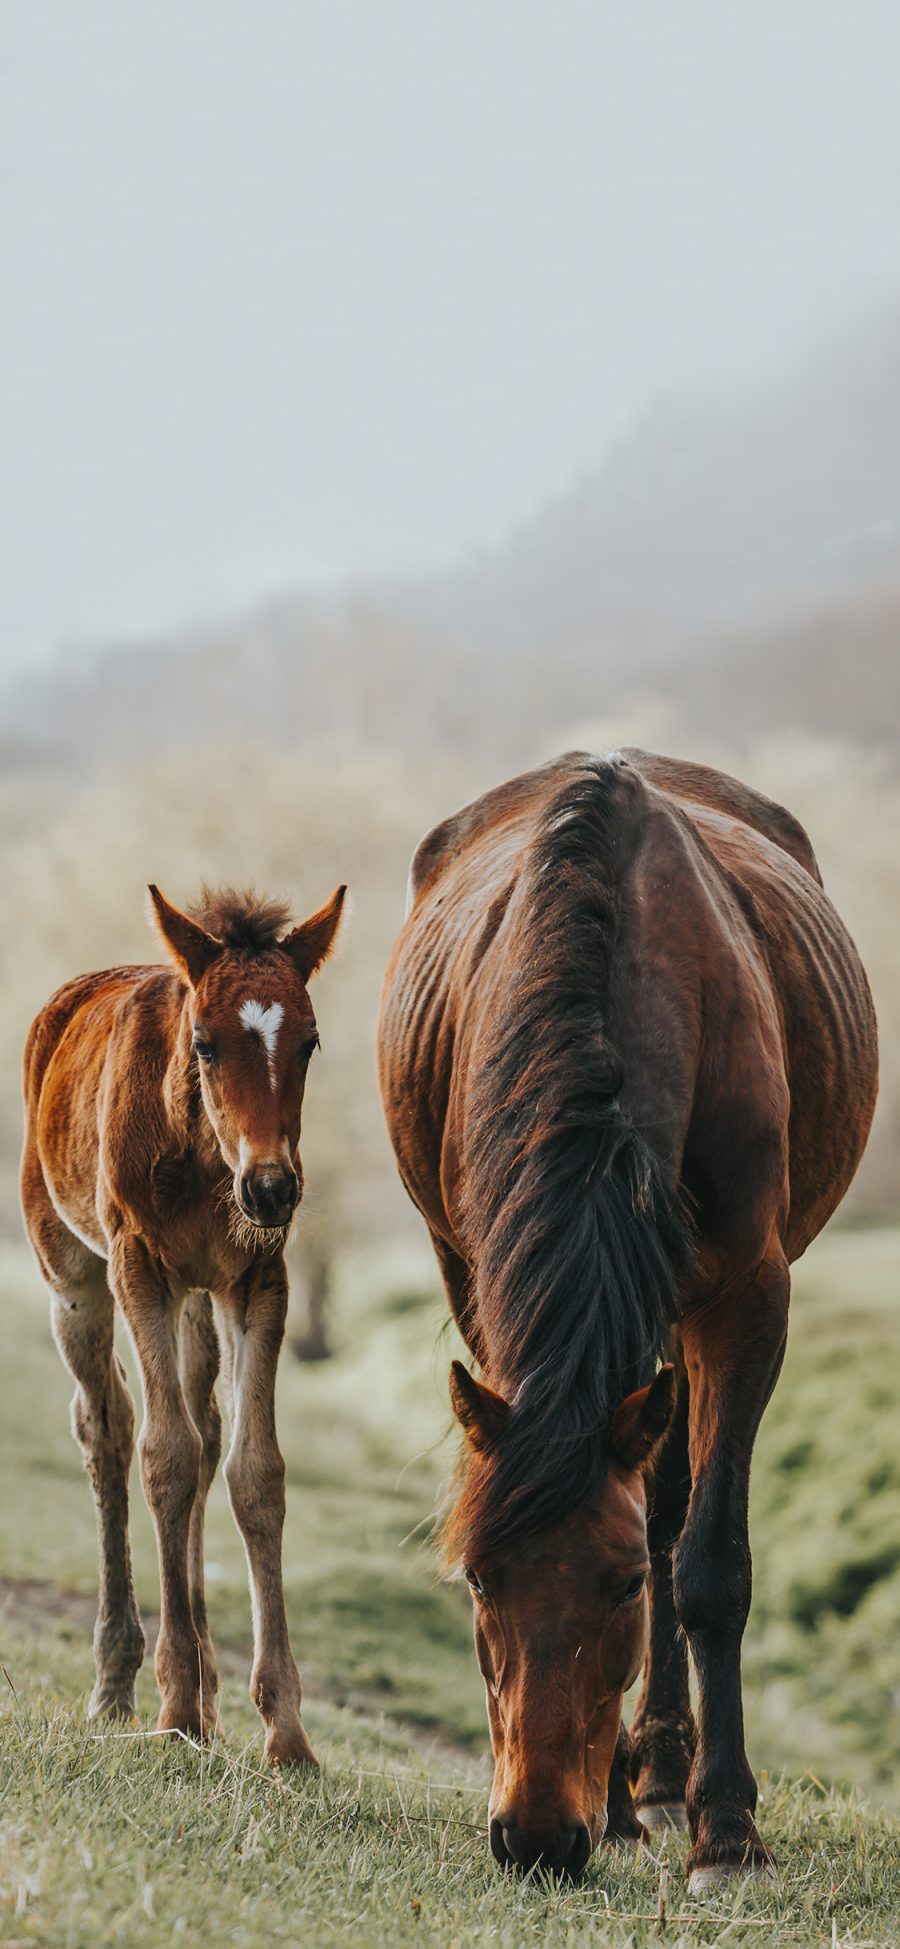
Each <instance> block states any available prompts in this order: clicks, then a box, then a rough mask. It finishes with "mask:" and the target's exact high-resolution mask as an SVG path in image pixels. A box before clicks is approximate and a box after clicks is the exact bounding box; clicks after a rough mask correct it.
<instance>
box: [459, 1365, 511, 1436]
mask: <svg viewBox="0 0 900 1949" xmlns="http://www.w3.org/2000/svg"><path fill="white" fill-rule="evenodd" d="M450 1399H451V1401H452V1403H453V1412H454V1414H455V1416H456V1419H457V1421H458V1422H459V1424H460V1427H461V1428H464V1429H465V1432H466V1434H467V1436H468V1438H469V1441H470V1442H471V1444H472V1447H473V1448H480V1449H485V1448H491V1447H492V1446H493V1444H494V1442H495V1441H496V1440H497V1437H498V1436H499V1435H500V1434H502V1432H503V1429H504V1427H505V1426H506V1420H507V1416H508V1414H509V1403H508V1402H507V1401H504V1399H503V1396H502V1394H495V1393H494V1390H493V1388H491V1387H483V1386H482V1383H481V1382H480V1381H477V1380H476V1379H475V1377H474V1375H473V1374H470V1373H469V1370H468V1367H464V1366H463V1364H462V1361H461V1360H454V1361H453V1363H452V1365H451V1368H450Z"/></svg>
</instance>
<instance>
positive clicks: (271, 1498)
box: [224, 1448, 285, 1535]
mask: <svg viewBox="0 0 900 1949" xmlns="http://www.w3.org/2000/svg"><path fill="white" fill-rule="evenodd" d="M224 1473H225V1481H226V1483H227V1485H228V1498H229V1501H230V1503H231V1507H232V1511H233V1513H234V1518H235V1522H236V1523H237V1525H238V1528H239V1529H240V1530H241V1531H242V1533H243V1534H245V1535H246V1534H247V1533H248V1532H252V1533H253V1534H260V1535H265V1534H269V1533H271V1532H272V1531H273V1530H275V1529H277V1530H279V1531H280V1529H281V1526H282V1524H283V1522H284V1512H285V1466H284V1457H283V1456H282V1454H281V1453H280V1451H279V1450H278V1449H277V1448H273V1449H272V1450H271V1451H269V1452H267V1453H266V1454H265V1455H260V1454H259V1453H255V1454H253V1455H251V1454H250V1453H249V1452H248V1451H247V1450H246V1449H244V1448H238V1449H232V1450H231V1453H230V1454H229V1456H228V1458H227V1460H226V1463H225V1471H224Z"/></svg>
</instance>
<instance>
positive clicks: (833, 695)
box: [7, 318, 900, 764]
mask: <svg viewBox="0 0 900 1949" xmlns="http://www.w3.org/2000/svg"><path fill="white" fill-rule="evenodd" d="M898 322H900V321H898V320H897V319H895V318H891V319H890V320H888V321H887V322H886V323H885V324H883V325H881V326H879V327H877V328H874V327H873V328H871V329H870V330H869V331H868V332H867V333H865V334H863V335H862V336H861V337H857V338H855V339H853V340H850V341H848V342H847V343H845V344H844V345H843V346H842V347H840V348H839V349H838V350H836V351H835V352H834V353H833V355H832V356H831V358H830V359H828V360H826V361H824V362H822V363H820V364H818V365H816V366H814V367H813V368H812V369H811V370H810V371H809V372H807V373H802V374H799V375H798V374H796V373H795V374H794V375H792V377H791V378H790V379H784V380H782V381H781V382H780V383H779V384H778V385H777V386H775V385H773V386H770V387H769V388H768V389H765V390H760V391H758V392H757V393H756V394H754V396H753V397H752V398H748V397H747V396H746V395H744V396H743V397H742V398H741V399H740V400H739V401H737V402H731V403H729V402H723V401H721V400H719V401H706V402H701V403H697V402H690V401H687V402H683V403H680V404H678V405H674V404H662V405H660V407H659V408H658V409H657V410H656V411H655V412H653V413H651V414H649V415H648V416H647V417H646V418H645V420H644V421H643V423H642V424H641V425H639V426H638V427H636V428H635V429H634V431H633V433H632V435H631V437H630V438H629V439H628V440H626V441H625V442H624V443H623V444H622V445H621V446H620V448H619V449H618V451H617V452H616V453H615V454H614V455H613V456H612V458H611V459H610V461H609V463H608V465H607V466H606V467H605V468H604V469H603V471H602V472H601V473H599V474H598V475H597V476H596V477H595V478H591V479H588V480H586V481H584V482H582V483H581V484H580V485H579V486H578V487H577V488H576V489H574V490H573V491H572V493H571V494H570V495H569V496H568V497H567V498H566V499H565V500H563V501H562V502H560V503H559V504H557V505H555V506H553V507H550V508H548V509H546V510H545V511H544V512H543V513H542V514H541V515H540V516H538V517H536V518H535V520H534V521H533V522H531V523H530V524H529V526H528V527H527V528H525V529H524V530H522V531H520V532H519V533H517V534H514V535H513V536H512V537H511V538H510V539H509V541H508V542H507V543H505V544H504V545H503V546H502V547H500V548H498V549H496V550H495V551H494V552H493V553H491V554H490V555H488V556H486V557H485V558H484V559H483V560H481V561H479V562H477V563H474V564H471V563H470V564H464V565H462V566H461V567H459V568H458V569H457V570H456V571H455V572H453V573H448V574H444V575H441V576H436V577H431V578H428V579H421V580H418V581H416V580H407V581H403V582H401V581H397V582H393V583H381V584H378V585H371V586H369V587H366V588H364V589H360V590H357V591H355V592H348V593H347V594H346V595H343V596H338V597H336V598H333V599H332V600H331V601H330V602H328V603H323V602H322V601H317V600H313V599H312V598H310V597H303V596H298V597H296V598H292V599H286V600H283V601H281V602H279V603H277V604H270V605H268V606H266V607H263V608H261V609H260V611H259V612H258V613H257V614H255V615H252V616H250V617H248V618H246V619H244V620H243V621H241V622H239V623H237V624H235V625H233V626H231V627H227V628H226V627H223V628H221V629H216V630H211V631H208V632H206V633H205V634H203V635H198V636H193V637H186V638H184V639H182V640H174V641H171V642H161V643H148V644H147V645H145V646H143V650H142V652H138V651H136V650H134V649H130V650H128V651H127V652H126V651H117V650H116V649H108V650H106V651H104V652H103V653H102V654H98V655H96V656H94V657H93V658H90V659H87V658H85V657H83V656H78V657H77V658H75V657H74V656H71V657H69V658H65V659H64V658H60V659H59V660H58V662H57V664H56V665H55V666H54V667H53V669H52V670H51V671H50V672H49V673H46V672H45V673H44V674H42V675H41V676H40V677H39V678H34V679H32V680H31V681H30V683H29V684H28V685H26V686H23V687H22V688H21V690H20V693H19V695H18V697H17V698H16V699H15V700H9V703H10V708H8V711H7V719H8V726H11V732H12V736H11V738H10V746H9V748H10V750H16V752H17V754H18V755H20V756H21V755H22V753H23V751H24V752H25V754H26V755H27V754H28V753H29V752H31V753H32V754H33V752H34V750H35V748H37V749H43V750H44V752H45V753H46V754H47V755H48V756H50V755H52V756H54V757H56V758H60V759H63V760H65V761H67V762H69V763H74V764H79V763H83V762H90V761H92V760H93V759H94V758H95V757H96V756H97V755H98V753H99V752H101V751H103V750H106V749H110V748H112V749H114V750H116V751H118V752H120V753H132V752H135V753H139V752H150V751H153V750H157V749H159V748H165V747H168V746H179V745H183V744H185V743H191V742H192V741H194V740H195V739H196V737H197V736H198V734H199V733H200V732H202V733H203V734H204V736H209V735H210V734H213V735H215V734H216V733H217V732H218V731H219V730H221V731H222V732H228V733H229V734H233V733H234V732H235V731H238V732H241V733H244V734H246V735H251V736H254V737H261V738H266V737H272V736H275V737H277V738H279V739H280V740H282V741H286V742H290V743H291V744H296V745H298V746H300V747H302V746H303V745H304V744H308V743H309V742H310V741H312V740H315V741H317V742H318V741H321V740H322V739H323V738H325V739H338V740H340V739H341V738H344V737H354V738H361V739H362V740H363V742H365V741H373V740H374V741H376V742H378V743H380V744H386V745H388V746H391V747H396V748H397V749H399V750H401V751H402V750H403V749H411V748H418V747H419V745H420V744H421V741H422V739H423V737H424V738H431V739H434V740H435V741H438V742H440V743H442V744H445V745H451V746H452V745H454V744H459V745H462V746H464V747H467V748H469V749H476V750H482V749H483V750H484V751H485V753H486V754H488V755H490V756H492V757H494V758H495V759H496V762H497V763H498V764H501V763H503V762H505V761H509V762H515V761H516V759H517V758H518V757H519V756H520V755H521V753H522V751H523V749H525V748H527V747H528V746H529V744H530V743H533V740H534V737H535V735H536V734H541V733H543V732H545V731H546V729H547V725H548V717H549V719H550V722H552V723H557V722H559V723H565V722H568V721H576V720H577V719H578V718H579V717H584V716H586V715H588V716H590V715H594V716H596V715H597V714H598V712H602V713H603V714H604V715H607V714H608V712H609V711H610V709H614V708H615V706H616V704H617V703H619V702H620V701H621V700H622V699H623V698H625V697H626V696H627V695H628V694H630V693H634V692H636V691H640V692H653V693H654V694H658V695H660V696H662V697H666V698H669V697H671V698H673V699H674V700H676V701H677V703H678V705H679V708H680V710H681V711H682V713H683V714H684V716H685V717H686V718H687V719H688V720H689V721H691V720H696V722H697V723H698V725H699V726H700V727H701V728H702V729H703V731H704V732H706V733H712V734H727V735H728V736H729V737H730V738H731V739H732V740H734V739H735V738H736V737H739V736H740V734H741V732H742V731H746V732H750V731H755V730H759V729H761V728H765V727H766V726H767V725H769V724H770V723H771V724H779V725H780V724H783V723H785V722H791V723H795V724H801V725H803V726H804V727H805V728H806V729H808V730H820V731H840V732H842V733H843V732H849V733H852V734H854V735H856V736H857V737H861V738H865V739H878V740H879V741H885V740H886V739H890V738H891V737H895V736H896V734H897V731H898V729H900V331H898V330H897V329H896V327H897V324H898ZM7 735H8V737H9V728H8V732H7Z"/></svg>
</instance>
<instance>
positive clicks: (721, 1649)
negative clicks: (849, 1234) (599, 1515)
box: [674, 1245, 790, 1893]
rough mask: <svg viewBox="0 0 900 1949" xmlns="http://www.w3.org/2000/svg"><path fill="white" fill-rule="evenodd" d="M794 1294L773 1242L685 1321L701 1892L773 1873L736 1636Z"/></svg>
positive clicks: (685, 1567)
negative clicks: (741, 1281) (761, 1828)
mask: <svg viewBox="0 0 900 1949" xmlns="http://www.w3.org/2000/svg"><path fill="white" fill-rule="evenodd" d="M789 1294H790V1274H789V1272H788V1267H787V1263H786V1261H785V1259H784V1256H783V1254H782V1252H781V1250H780V1247H777V1246H775V1245H773V1246H772V1247H771V1248H770V1254H769V1257H768V1258H767V1259H766V1260H765V1262H764V1263H763V1265H762V1266H761V1267H760V1269H759V1271H758V1273H757V1274H756V1277H755V1279H754V1281H753V1284H752V1285H751V1286H750V1287H749V1289H746V1290H745V1291H744V1292H743V1293H741V1294H739V1295H738V1296H737V1297H736V1298H729V1299H728V1300H720V1301H713V1302H712V1303H711V1304H709V1305H707V1306H705V1307H702V1308H699V1309H698V1310H697V1311H696V1312H695V1313H693V1314H691V1313H688V1315H687V1316H686V1318H685V1319H684V1321H683V1323H682V1333H683V1341H684V1352H685V1359H686V1361H687V1368H688V1375H689V1380H690V1459H691V1474H692V1477H693V1483H694V1486H693V1490H692V1492H691V1500H690V1506H689V1508H688V1515H687V1521H686V1523H685V1527H684V1531H683V1533H682V1536H681V1540H680V1542H679V1543H678V1545H677V1547H676V1550H675V1556H674V1590H675V1605H676V1609H677V1612H678V1617H679V1620H680V1622H681V1624H682V1626H683V1628H684V1630H685V1631H686V1633H687V1636H688V1640H689V1642H690V1647H691V1653H692V1656H693V1660H694V1665H695V1668H696V1672H697V1681H698V1688H699V1715H698V1721H699V1723H698V1738H697V1751H696V1754H695V1757H694V1763H693V1766H692V1768H691V1773H690V1778H689V1780H688V1784H687V1794H686V1801H687V1812H688V1820H689V1822H690V1828H691V1837H692V1840H693V1847H692V1849H691V1853H690V1857H689V1860H688V1874H689V1880H690V1886H691V1889H692V1892H694V1893H700V1892H701V1891H702V1890H703V1889H704V1888H708V1887H710V1886H714V1885H715V1884H716V1883H718V1882H720V1881H723V1880H726V1879H727V1878H728V1877H729V1876H730V1875H735V1874H739V1873H740V1872H741V1871H742V1870H743V1871H745V1872H749V1873H755V1874H759V1875H767V1874H768V1875H771V1874H773V1873H774V1861H773V1859H772V1856H771V1854H770V1853H769V1850H768V1848H767V1847H766V1845H765V1842H764V1841H763V1840H762V1839H761V1837H760V1834H759V1832H758V1830H757V1827H756V1823H755V1820H754V1814H755V1812H756V1798H757V1795H756V1781H755V1780H754V1778H753V1774H752V1773H751V1771H750V1768H749V1766H748V1764H747V1756H746V1753H745V1751H744V1722H743V1711H742V1705H741V1639H742V1637H743V1633H744V1626H745V1624H746V1622H747V1614H748V1612H749V1609H750V1585H751V1566H750V1545H749V1540H748V1534H747V1497H748V1490H749V1482H750V1456H751V1451H752V1448H753V1442H754V1439H755V1436H756V1431H757V1428H758V1427H759V1423H760V1419H761V1417H762V1413H763V1409H764V1408H765V1405H766V1402H767V1401H768V1399H769V1396H770V1394H771V1392H772V1389H773V1387H774V1385H775V1382H776V1380H777V1378H778V1373H779V1369H780V1367H781V1362H782V1359H783V1356H784V1348H785V1341H786V1337H787V1314H788V1299H789Z"/></svg>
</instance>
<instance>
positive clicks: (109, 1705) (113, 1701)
mask: <svg viewBox="0 0 900 1949" xmlns="http://www.w3.org/2000/svg"><path fill="white" fill-rule="evenodd" d="M87 1716H88V1719H89V1721H90V1722H91V1724H92V1725H93V1724H95V1723H96V1721H97V1720H100V1721H102V1720H104V1719H110V1720H116V1719H120V1720H121V1719H124V1720H126V1721H127V1722H130V1723H131V1724H132V1725H133V1724H134V1722H135V1720H136V1718H137V1714H136V1712H135V1709H134V1694H133V1693H127V1692H100V1693H97V1692H92V1693H91V1696H90V1699H89V1701H88V1709H87Z"/></svg>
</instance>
